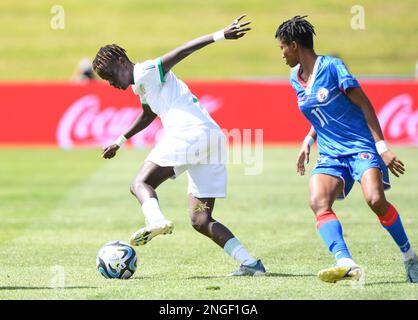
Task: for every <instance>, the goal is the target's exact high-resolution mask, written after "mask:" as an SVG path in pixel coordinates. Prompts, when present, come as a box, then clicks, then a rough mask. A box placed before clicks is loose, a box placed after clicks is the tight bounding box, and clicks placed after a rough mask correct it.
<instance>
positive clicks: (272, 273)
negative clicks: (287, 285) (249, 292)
mask: <svg viewBox="0 0 418 320" xmlns="http://www.w3.org/2000/svg"><path fill="white" fill-rule="evenodd" d="M264 277H279V278H292V277H316V275H315V274H300V273H296V274H291V273H276V272H268V273H266V275H265V276H264ZM221 278H233V277H231V276H193V277H188V278H186V279H221ZM245 278H259V277H245Z"/></svg>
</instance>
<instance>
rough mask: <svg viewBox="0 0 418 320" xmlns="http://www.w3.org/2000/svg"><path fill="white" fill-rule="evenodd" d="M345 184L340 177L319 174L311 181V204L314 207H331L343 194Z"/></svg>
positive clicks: (312, 177) (313, 176)
mask: <svg viewBox="0 0 418 320" xmlns="http://www.w3.org/2000/svg"><path fill="white" fill-rule="evenodd" d="M343 189H344V182H343V180H342V179H341V178H340V177H336V176H332V175H328V174H322V173H317V174H314V175H312V176H311V178H310V180H309V192H310V197H311V198H310V203H311V206H312V207H327V206H328V207H331V206H332V204H333V203H334V201H335V199H336V198H337V196H338V195H339V194H341V193H342V192H343Z"/></svg>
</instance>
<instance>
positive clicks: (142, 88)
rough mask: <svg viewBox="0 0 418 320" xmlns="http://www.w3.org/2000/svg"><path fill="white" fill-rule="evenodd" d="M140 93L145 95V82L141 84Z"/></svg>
mask: <svg viewBox="0 0 418 320" xmlns="http://www.w3.org/2000/svg"><path fill="white" fill-rule="evenodd" d="M139 93H140V95H141V96H143V95H145V87H144V85H143V84H140V85H139Z"/></svg>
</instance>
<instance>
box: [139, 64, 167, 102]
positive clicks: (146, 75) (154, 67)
mask: <svg viewBox="0 0 418 320" xmlns="http://www.w3.org/2000/svg"><path fill="white" fill-rule="evenodd" d="M134 82H135V83H134V85H133V91H134V93H135V94H137V95H139V97H140V98H141V102H142V103H147V101H146V95H147V93H150V92H152V91H154V90H159V88H160V87H161V84H163V83H164V82H165V80H164V73H163V68H162V65H161V58H157V59H155V60H147V61H145V62H142V63H138V64H136V65H135V67H134Z"/></svg>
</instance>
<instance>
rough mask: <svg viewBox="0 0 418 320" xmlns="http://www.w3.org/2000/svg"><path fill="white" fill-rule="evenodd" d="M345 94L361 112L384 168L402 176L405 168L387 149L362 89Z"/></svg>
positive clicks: (349, 90)
mask: <svg viewBox="0 0 418 320" xmlns="http://www.w3.org/2000/svg"><path fill="white" fill-rule="evenodd" d="M346 94H347V97H348V98H349V99H350V100H351V102H353V103H354V104H355V105H357V106H358V107H359V108H360V109H361V110H362V111H363V113H364V117H365V118H366V121H367V125H368V126H369V128H370V131H371V133H372V135H373V139H374V141H375V142H376V147H377V151H378V152H379V154H380V156H381V157H382V160H383V161H384V163H385V164H386V166H387V167H388V168H389V170H390V171H391V172H392V173H393V174H394V175H395V176H396V177H399V174H404V172H405V166H404V164H403V163H402V161H401V160H399V159H398V158H397V157H396V155H395V154H394V153H393V152H392V151H391V150H389V149H388V148H387V146H386V143H385V141H384V137H383V132H382V128H381V127H380V124H379V120H378V119H377V115H376V112H375V111H374V108H373V106H372V104H371V102H370V100H369V99H368V98H367V95H366V94H365V93H364V91H363V89H361V88H360V87H356V88H349V89H348V90H347V92H346Z"/></svg>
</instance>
